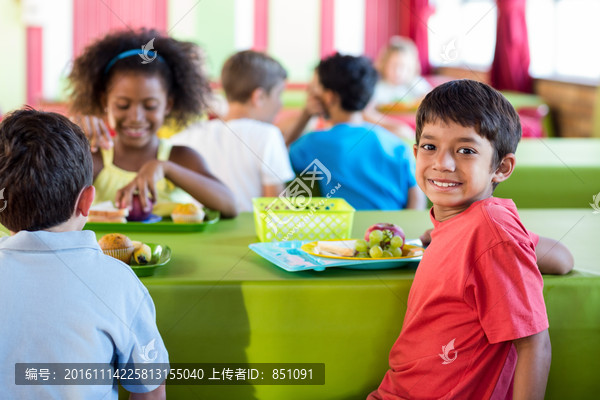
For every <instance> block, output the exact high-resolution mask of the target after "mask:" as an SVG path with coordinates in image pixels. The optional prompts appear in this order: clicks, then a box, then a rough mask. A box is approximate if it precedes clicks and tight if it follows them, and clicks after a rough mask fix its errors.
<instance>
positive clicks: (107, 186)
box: [94, 139, 196, 217]
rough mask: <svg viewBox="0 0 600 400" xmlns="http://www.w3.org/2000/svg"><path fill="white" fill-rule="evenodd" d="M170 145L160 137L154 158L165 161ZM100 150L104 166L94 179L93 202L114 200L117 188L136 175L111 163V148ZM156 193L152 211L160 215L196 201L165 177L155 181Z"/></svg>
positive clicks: (168, 154)
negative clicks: (178, 204)
mask: <svg viewBox="0 0 600 400" xmlns="http://www.w3.org/2000/svg"><path fill="white" fill-rule="evenodd" d="M172 147H173V145H172V144H171V143H170V142H169V141H167V140H164V139H160V141H159V144H158V154H157V156H156V158H157V159H158V160H160V161H167V160H168V159H169V156H170V154H171V148H172ZM101 151H102V161H103V162H104V167H103V168H102V171H100V173H99V174H98V176H97V177H96V180H95V181H94V186H95V187H96V198H95V200H94V204H96V203H101V202H103V201H111V202H114V201H115V197H116V195H117V190H119V189H121V188H122V187H123V186H126V185H127V184H128V183H129V182H131V181H132V180H133V179H134V178H135V177H136V176H137V172H133V171H125V170H124V169H121V168H119V167H117V166H116V165H114V164H113V154H114V152H113V149H109V150H104V149H102V150H101ZM156 194H157V195H158V201H157V202H156V204H155V205H154V208H153V209H152V213H153V214H156V215H160V216H161V217H164V216H168V215H170V214H171V211H172V210H173V208H174V207H175V206H176V205H177V203H196V200H194V198H193V197H192V196H191V195H190V194H188V193H187V192H186V191H184V190H183V189H181V188H179V187H177V186H175V184H173V182H171V181H169V180H167V179H166V178H163V179H161V180H160V181H158V182H157V183H156Z"/></svg>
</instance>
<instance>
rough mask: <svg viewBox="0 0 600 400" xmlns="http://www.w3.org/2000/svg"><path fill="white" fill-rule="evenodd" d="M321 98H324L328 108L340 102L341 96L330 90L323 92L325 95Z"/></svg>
mask: <svg viewBox="0 0 600 400" xmlns="http://www.w3.org/2000/svg"><path fill="white" fill-rule="evenodd" d="M321 97H322V98H323V103H325V105H326V106H327V107H331V106H333V105H334V104H337V103H339V101H340V96H338V95H337V94H336V93H335V92H334V91H333V90H329V89H325V90H323V95H322V96H321Z"/></svg>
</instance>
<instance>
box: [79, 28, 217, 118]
mask: <svg viewBox="0 0 600 400" xmlns="http://www.w3.org/2000/svg"><path fill="white" fill-rule="evenodd" d="M152 39H154V50H153V51H155V52H156V53H157V54H158V57H157V60H155V61H154V62H150V63H146V64H142V60H141V59H140V58H139V57H138V56H131V57H126V58H123V59H120V60H118V61H116V62H115V63H114V64H113V65H112V66H111V67H110V68H109V69H108V71H106V68H107V66H108V64H109V63H110V61H111V60H112V59H113V58H114V57H116V56H117V55H119V54H121V53H122V52H125V51H127V50H134V49H141V48H142V46H143V45H145V44H146V43H148V42H149V41H150V40H152ZM161 58H162V60H161ZM120 72H135V73H140V74H147V75H158V76H160V78H161V79H162V81H163V83H164V85H165V89H166V91H167V96H168V97H169V98H171V99H172V100H173V107H172V109H171V112H170V113H169V115H167V116H166V119H169V120H171V121H173V122H175V123H176V124H177V125H178V126H183V125H185V124H186V123H187V122H188V121H189V120H191V119H193V118H194V117H196V116H197V115H198V114H200V113H202V112H203V111H204V110H205V108H206V103H207V98H208V96H209V95H210V87H209V82H208V78H207V76H206V72H205V69H204V55H203V52H202V50H201V49H200V47H198V46H197V45H196V44H194V43H191V42H184V41H179V40H176V39H173V38H171V37H168V36H165V35H164V34H162V33H160V32H158V31H156V30H149V29H145V28H142V29H139V30H125V31H118V32H114V33H110V34H108V35H106V36H104V37H103V38H101V39H99V40H97V41H95V42H93V43H92V44H90V45H89V46H87V47H86V48H85V50H84V51H83V53H82V54H81V55H80V56H79V57H77V58H76V59H75V61H74V63H73V69H72V71H71V74H70V75H69V89H70V93H69V95H70V99H71V111H72V112H74V113H81V114H86V115H95V116H99V117H102V116H104V114H105V112H104V109H103V106H102V101H103V99H104V98H105V96H106V93H107V92H108V88H109V87H110V85H111V84H113V82H112V79H113V77H114V76H115V75H116V74H117V73H120Z"/></svg>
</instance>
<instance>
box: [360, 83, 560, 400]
mask: <svg viewBox="0 0 600 400" xmlns="http://www.w3.org/2000/svg"><path fill="white" fill-rule="evenodd" d="M520 137H521V125H520V122H519V117H518V115H517V113H516V112H515V110H514V108H513V107H512V106H511V105H510V103H509V102H508V101H507V100H506V99H505V98H504V97H503V96H502V95H501V94H500V93H499V92H497V91H496V90H494V89H492V88H491V87H489V86H487V85H485V84H483V83H479V82H475V81H469V80H460V81H452V82H448V83H446V84H443V85H441V86H439V87H437V88H436V89H434V90H433V91H432V92H431V93H429V94H428V95H427V97H425V99H424V101H423V102H422V104H421V106H420V107H419V110H418V112H417V129H416V144H415V146H414V153H415V158H416V177H417V183H418V184H419V186H420V187H421V189H422V190H423V191H424V192H425V194H426V195H427V197H428V198H429V199H430V200H431V202H432V203H433V207H432V209H431V220H432V222H433V225H434V229H433V231H432V233H431V238H432V241H431V244H430V246H429V247H428V248H427V251H426V252H425V255H424V256H423V259H422V261H421V263H420V264H419V268H418V269H417V272H416V274H415V279H414V282H413V284H412V287H411V290H410V294H409V297H408V304H407V310H406V316H405V318H404V323H403V326H402V332H401V333H400V337H399V338H398V340H397V341H396V343H395V344H394V346H393V347H392V350H391V353H390V367H391V369H390V370H388V372H387V373H386V375H385V377H384V379H383V382H382V383H381V385H380V386H379V388H378V389H377V390H376V391H375V392H373V393H371V394H370V395H369V397H368V399H369V400H379V399H382V400H391V399H394V400H396V399H408V398H410V399H511V398H514V399H530V400H531V399H543V398H544V393H545V389H546V383H547V379H548V372H549V369H550V360H551V346H550V338H549V335H548V317H547V315H546V307H545V304H544V298H543V295H542V287H543V281H542V277H541V275H540V272H539V270H538V267H537V265H536V257H535V249H534V245H533V243H532V240H531V237H530V235H529V233H528V231H527V230H526V229H525V228H524V227H523V224H522V223H521V221H520V219H519V215H518V213H517V209H516V207H515V205H514V203H513V202H512V200H509V199H499V198H494V197H492V193H493V191H494V188H495V187H496V185H497V184H498V183H500V182H502V181H504V180H506V179H508V178H509V177H510V175H511V173H512V172H513V170H514V167H515V162H516V158H515V154H514V153H515V151H516V148H517V143H518V142H519V139H520ZM513 396H514V397H513Z"/></svg>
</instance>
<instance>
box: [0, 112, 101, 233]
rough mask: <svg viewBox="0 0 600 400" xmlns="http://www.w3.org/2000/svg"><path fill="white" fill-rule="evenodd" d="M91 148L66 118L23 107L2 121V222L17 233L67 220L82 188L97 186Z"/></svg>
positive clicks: (0, 157) (0, 149) (0, 176)
mask: <svg viewBox="0 0 600 400" xmlns="http://www.w3.org/2000/svg"><path fill="white" fill-rule="evenodd" d="M92 173H93V172H92V155H91V153H90V145H89V142H88V140H87V139H86V137H85V135H84V133H83V132H82V131H81V129H80V128H79V127H78V126H77V125H75V124H74V123H72V122H71V121H69V119H67V118H66V117H64V116H62V115H59V114H55V113H50V112H42V111H36V110H33V109H24V110H18V111H14V112H12V113H10V114H8V115H7V116H6V117H5V118H4V120H3V121H2V123H0V190H1V189H2V188H3V189H5V190H4V198H5V200H6V208H5V209H4V211H2V212H0V223H1V224H2V225H4V226H5V227H7V228H8V229H9V230H11V231H13V232H18V231H22V230H27V231H37V230H42V229H47V228H51V227H53V226H56V225H59V224H61V223H63V222H65V221H67V220H68V219H69V218H71V216H72V215H73V212H74V210H75V205H76V202H77V199H78V196H79V193H80V192H81V190H82V189H83V188H84V187H86V186H89V185H91V184H92V180H93V175H92Z"/></svg>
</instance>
